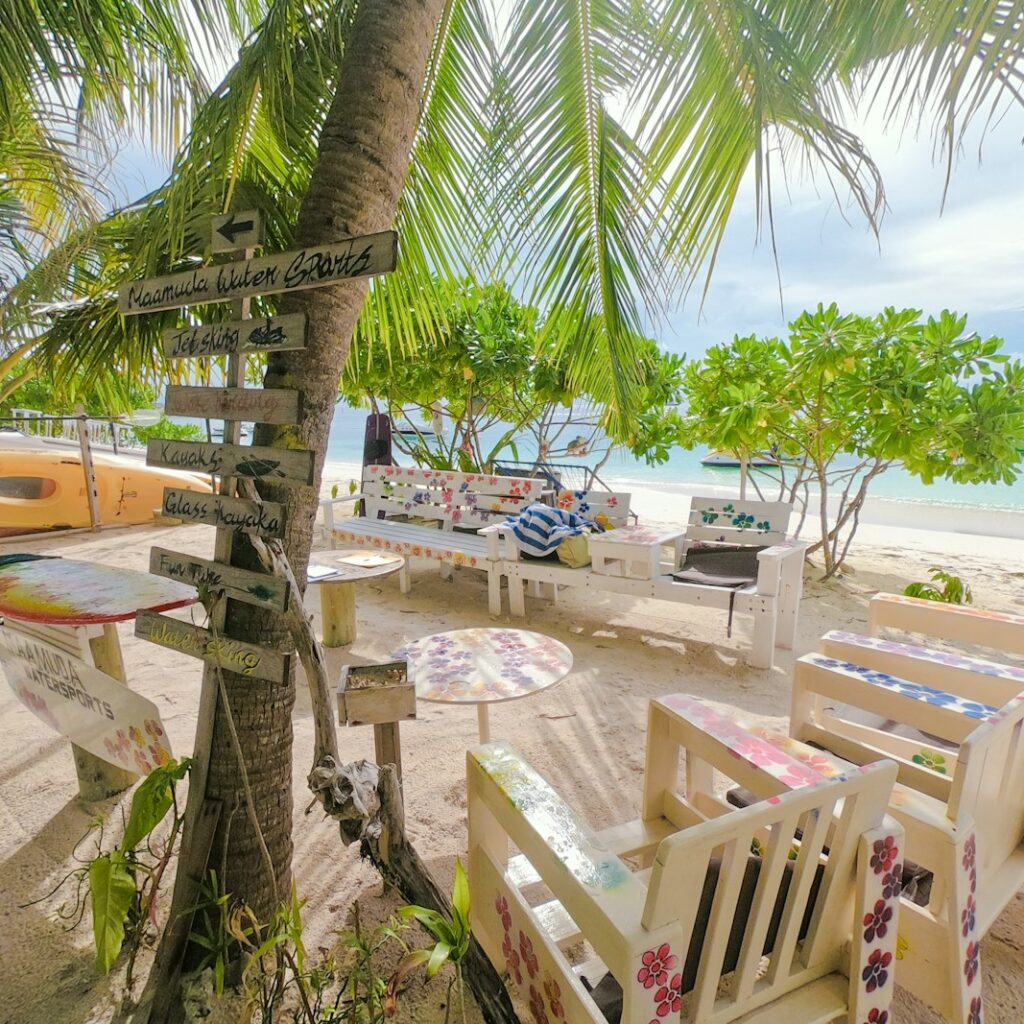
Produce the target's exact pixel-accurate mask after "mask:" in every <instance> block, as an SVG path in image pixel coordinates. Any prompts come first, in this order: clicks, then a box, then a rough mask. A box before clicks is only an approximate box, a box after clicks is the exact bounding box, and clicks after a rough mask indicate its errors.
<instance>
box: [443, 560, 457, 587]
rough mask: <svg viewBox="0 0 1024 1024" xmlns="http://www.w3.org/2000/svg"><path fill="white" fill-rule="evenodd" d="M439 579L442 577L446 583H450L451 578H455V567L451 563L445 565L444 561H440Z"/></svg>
mask: <svg viewBox="0 0 1024 1024" xmlns="http://www.w3.org/2000/svg"><path fill="white" fill-rule="evenodd" d="M441 579H443V580H444V581H445V582H446V583H450V582H451V581H452V580H453V579H455V567H454V566H451V565H446V564H445V563H444V562H442V563H441Z"/></svg>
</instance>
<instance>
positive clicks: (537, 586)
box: [527, 580, 543, 597]
mask: <svg viewBox="0 0 1024 1024" xmlns="http://www.w3.org/2000/svg"><path fill="white" fill-rule="evenodd" d="M527 593H528V594H529V595H530V597H541V596H542V594H543V590H542V589H541V583H540V580H530V582H529V584H528V585H527Z"/></svg>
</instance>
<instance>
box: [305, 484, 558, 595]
mask: <svg viewBox="0 0 1024 1024" xmlns="http://www.w3.org/2000/svg"><path fill="white" fill-rule="evenodd" d="M544 493H545V483H544V481H543V480H535V479H529V478H525V477H511V476H496V475H491V474H483V473H456V472H455V471H454V470H433V469H417V468H412V467H406V466H367V467H365V468H364V470H363V480H362V488H361V490H360V491H359V492H358V493H356V494H350V495H346V496H343V497H338V498H335V499H332V500H329V501H325V502H322V503H321V509H322V511H323V516H324V525H325V527H326V532H327V537H328V540H329V542H330V544H331V546H332V547H333V546H334V545H335V544H338V543H342V544H355V545H357V546H359V547H366V548H375V549H378V550H382V551H390V552H394V553H395V554H400V555H404V556H405V557H406V559H410V558H425V559H429V560H432V561H436V562H438V563H440V564H441V565H442V566H452V567H457V568H466V569H480V570H482V571H484V572H486V573H487V588H488V605H489V608H490V611H491V614H493V615H497V614H500V612H501V576H502V571H503V566H502V564H501V562H500V561H499V560H497V559H492V558H490V557H489V554H488V545H487V540H486V538H485V537H482V536H480V535H479V534H478V533H477V532H476V531H477V530H479V529H480V528H481V527H484V526H487V525H489V524H492V523H494V522H495V521H496V520H504V519H505V517H506V516H509V515H515V514H516V512H518V511H519V510H520V509H521V508H523V507H524V506H525V505H529V504H531V503H532V502H535V501H539V500H540V499H541V497H542V496H543V495H544ZM360 500H361V501H362V502H363V503H364V512H365V515H364V516H352V517H347V518H343V519H339V518H336V517H335V515H334V507H335V505H338V504H342V503H344V502H352V501H360ZM424 520H425V521H426V522H424ZM435 523H436V525H434V524H435ZM428 524H429V525H428ZM399 583H400V586H401V589H402V592H403V593H406V592H407V591H408V589H409V586H410V583H411V578H410V574H409V565H408V562H407V563H406V565H405V567H404V568H403V569H402V571H401V573H400V575H399Z"/></svg>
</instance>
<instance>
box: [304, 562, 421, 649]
mask: <svg viewBox="0 0 1024 1024" xmlns="http://www.w3.org/2000/svg"><path fill="white" fill-rule="evenodd" d="M310 557H311V558H312V559H313V561H311V562H310V564H309V567H308V569H307V570H306V582H307V584H308V585H310V586H317V587H319V588H320V618H321V619H322V621H323V634H324V638H323V645H324V647H343V646H345V644H350V643H352V642H353V641H354V640H355V638H356V584H357V583H358V582H359V581H360V580H368V579H374V578H375V577H378V576H390V575H391V573H393V572H398V571H399V570H400V569H401V568H402V567H403V566H404V565H405V558H403V557H402V556H401V555H393V554H390V553H389V554H381V553H377V552H368V551H365V550H362V549H360V548H355V549H350V550H347V551H345V550H337V551H314V552H313V554H312V555H311V556H310Z"/></svg>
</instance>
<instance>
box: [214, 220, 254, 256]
mask: <svg viewBox="0 0 1024 1024" xmlns="http://www.w3.org/2000/svg"><path fill="white" fill-rule="evenodd" d="M210 238H211V245H210V248H211V249H212V251H213V252H234V251H235V250H236V249H251V248H252V247H253V246H256V245H259V244H260V242H261V241H262V240H263V218H262V217H261V216H260V211H259V210H236V211H235V212H234V213H222V214H221V215H220V216H219V217H211V218H210Z"/></svg>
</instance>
